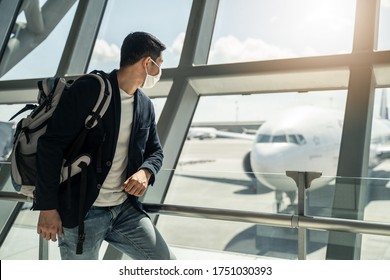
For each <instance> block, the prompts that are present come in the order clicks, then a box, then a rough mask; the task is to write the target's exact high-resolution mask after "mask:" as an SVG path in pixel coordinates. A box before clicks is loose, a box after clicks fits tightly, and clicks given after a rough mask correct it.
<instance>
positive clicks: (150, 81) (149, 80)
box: [141, 59, 161, 88]
mask: <svg viewBox="0 0 390 280" xmlns="http://www.w3.org/2000/svg"><path fill="white" fill-rule="evenodd" d="M151 61H152V62H153V63H154V64H155V65H156V66H157V67H158V73H157V75H156V76H152V75H149V73H148V69H145V70H146V78H145V82H144V84H143V85H142V87H141V88H152V87H154V86H155V84H156V83H157V82H158V81H159V80H160V77H161V68H160V66H158V64H157V63H156V62H154V60H153V59H151Z"/></svg>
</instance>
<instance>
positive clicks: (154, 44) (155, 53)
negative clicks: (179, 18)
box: [120, 32, 166, 67]
mask: <svg viewBox="0 0 390 280" xmlns="http://www.w3.org/2000/svg"><path fill="white" fill-rule="evenodd" d="M165 49H166V47H165V45H164V44H163V43H162V42H161V41H160V40H159V39H157V38H156V37H155V36H153V35H152V34H149V33H147V32H133V33H130V34H129V35H127V36H126V38H125V39H124V40H123V44H122V47H121V61H120V67H124V66H127V65H132V64H135V63H136V62H137V61H139V60H140V59H141V58H143V57H147V56H150V57H151V58H152V59H153V60H154V61H156V59H157V58H158V57H159V56H160V54H161V52H162V51H164V50H165Z"/></svg>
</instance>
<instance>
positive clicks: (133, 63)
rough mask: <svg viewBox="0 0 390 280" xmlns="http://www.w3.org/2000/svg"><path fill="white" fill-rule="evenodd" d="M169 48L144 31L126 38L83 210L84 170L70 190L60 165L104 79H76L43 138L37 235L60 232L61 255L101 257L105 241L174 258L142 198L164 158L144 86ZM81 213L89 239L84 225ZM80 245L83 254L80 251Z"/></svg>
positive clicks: (136, 253)
mask: <svg viewBox="0 0 390 280" xmlns="http://www.w3.org/2000/svg"><path fill="white" fill-rule="evenodd" d="M164 50H165V46H164V44H163V43H161V42H160V41H159V40H158V39H157V38H155V37H154V36H153V35H151V34H148V33H145V32H135V33H131V34H129V35H128V36H127V37H126V38H125V39H124V41H123V44H122V47H121V59H120V68H119V70H114V71H112V72H111V73H110V74H109V75H107V77H108V81H109V82H110V84H111V86H112V98H111V102H110V105H109V107H108V109H107V111H106V113H105V114H104V116H103V117H102V119H101V122H100V125H97V126H96V127H94V128H93V129H91V131H90V132H89V133H88V136H87V139H86V141H85V144H84V145H83V147H82V151H81V153H86V154H89V155H90V156H91V158H92V160H91V163H90V164H89V166H88V167H87V191H86V195H85V197H86V198H85V201H84V203H83V204H84V206H83V210H82V211H80V210H79V202H80V184H81V175H76V176H74V177H72V179H71V184H70V187H67V186H66V182H65V183H62V184H60V183H59V178H60V170H61V165H62V162H63V158H64V154H66V151H67V149H68V148H69V146H70V145H71V144H72V142H73V141H74V139H75V137H76V136H77V135H78V133H79V132H80V131H81V130H82V128H83V126H84V125H85V124H84V123H85V119H86V117H87V115H88V114H89V113H90V112H91V110H92V108H93V107H94V105H95V103H96V100H97V97H98V92H99V90H100V85H99V82H98V81H97V80H95V79H94V78H80V79H78V80H76V81H75V82H74V84H73V85H72V87H71V88H70V90H69V92H66V93H64V95H63V96H62V99H61V101H60V103H59V104H58V106H57V108H56V111H55V113H54V114H53V117H52V119H51V121H50V123H49V124H48V126H47V131H46V133H45V134H44V135H43V136H42V137H41V138H40V139H39V142H38V156H37V169H38V172H37V186H36V201H35V203H34V210H40V215H39V220H38V226H37V232H38V234H40V235H41V236H42V237H43V238H45V239H46V240H52V241H56V240H57V236H58V237H59V248H60V253H61V258H62V259H98V257H99V256H98V253H99V249H100V246H101V244H102V242H103V240H106V241H107V242H108V243H110V244H111V245H113V246H114V247H115V248H117V249H119V250H120V251H122V252H123V253H125V254H127V255H128V256H129V257H131V258H133V259H174V256H173V254H172V253H171V252H170V250H169V248H168V246H167V244H166V242H165V241H164V239H163V238H162V237H161V235H160V233H159V232H158V230H157V229H156V228H155V227H154V225H153V224H152V222H151V221H150V219H149V217H148V216H147V214H146V213H145V212H144V211H143V210H142V205H141V203H140V202H139V201H138V197H140V196H142V195H143V194H144V193H145V191H146V189H147V187H148V185H151V184H153V182H154V180H155V176H156V173H157V172H158V171H159V169H160V168H161V165H162V160H163V152H162V148H161V145H160V140H159V138H158V135H157V129H156V123H155V113H154V109H153V104H152V103H151V101H150V99H149V98H148V97H146V96H145V95H144V93H143V92H142V91H141V90H140V89H139V88H140V87H141V88H147V87H149V88H150V87H152V86H153V85H154V84H155V83H156V82H157V81H158V80H159V78H160V75H161V64H162V62H163V58H162V52H163V51H164ZM80 213H81V215H82V216H81V217H84V221H83V227H84V233H85V240H84V235H83V234H80V232H79V228H78V225H79V218H78V217H79V214H80ZM78 245H82V254H76V247H77V246H78Z"/></svg>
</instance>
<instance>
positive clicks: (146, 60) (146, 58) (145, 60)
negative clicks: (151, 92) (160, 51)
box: [140, 56, 150, 68]
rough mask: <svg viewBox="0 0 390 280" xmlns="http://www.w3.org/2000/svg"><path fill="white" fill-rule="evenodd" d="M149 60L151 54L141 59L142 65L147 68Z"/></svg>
mask: <svg viewBox="0 0 390 280" xmlns="http://www.w3.org/2000/svg"><path fill="white" fill-rule="evenodd" d="M149 60H150V56H145V57H143V58H141V60H140V62H141V65H142V66H143V67H145V68H146V67H147V66H148V62H149Z"/></svg>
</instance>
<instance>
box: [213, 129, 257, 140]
mask: <svg viewBox="0 0 390 280" xmlns="http://www.w3.org/2000/svg"><path fill="white" fill-rule="evenodd" d="M216 135H217V137H221V138H232V139H243V140H249V141H253V140H255V137H256V136H255V135H254V134H246V133H236V132H228V131H221V130H217V131H216Z"/></svg>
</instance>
